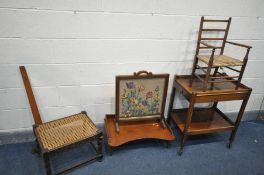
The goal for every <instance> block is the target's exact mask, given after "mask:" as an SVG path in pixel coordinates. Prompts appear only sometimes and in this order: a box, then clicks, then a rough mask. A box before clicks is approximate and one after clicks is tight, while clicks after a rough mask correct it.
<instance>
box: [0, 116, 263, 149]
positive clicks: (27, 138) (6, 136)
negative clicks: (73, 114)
mask: <svg viewBox="0 0 264 175" xmlns="http://www.w3.org/2000/svg"><path fill="white" fill-rule="evenodd" d="M226 115H227V116H229V117H230V119H234V118H236V115H237V113H236V112H230V113H226ZM260 115H264V111H245V113H244V116H243V118H242V120H243V121H249V120H256V119H258V117H259V116H260ZM96 125H98V127H99V128H100V129H101V130H102V131H103V123H96ZM34 140H35V137H34V134H33V132H32V128H23V129H13V130H8V131H6V130H2V131H1V130H0V145H4V144H14V143H22V142H31V141H34Z"/></svg>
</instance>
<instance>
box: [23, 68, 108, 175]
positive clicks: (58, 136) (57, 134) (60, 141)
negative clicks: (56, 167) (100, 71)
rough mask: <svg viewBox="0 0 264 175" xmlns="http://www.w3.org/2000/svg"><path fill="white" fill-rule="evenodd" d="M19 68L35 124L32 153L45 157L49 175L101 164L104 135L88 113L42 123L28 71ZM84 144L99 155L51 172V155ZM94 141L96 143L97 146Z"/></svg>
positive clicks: (83, 112)
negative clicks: (99, 162)
mask: <svg viewBox="0 0 264 175" xmlns="http://www.w3.org/2000/svg"><path fill="white" fill-rule="evenodd" d="M19 69H20V72H21V75H22V79H23V82H24V86H25V89H26V93H27V96H28V100H29V103H30V107H31V111H32V114H33V118H34V122H35V124H34V125H33V132H34V134H35V136H36V143H37V147H36V148H35V149H33V152H36V153H39V154H41V155H42V157H43V159H44V164H45V168H46V172H47V174H48V175H50V174H60V173H62V172H65V171H68V170H71V169H73V168H75V167H78V166H80V165H83V164H85V163H88V162H90V161H92V160H98V161H101V160H102V159H103V153H102V142H103V134H102V132H101V131H100V130H99V129H98V128H97V127H96V126H95V124H94V123H93V122H92V120H91V119H90V118H89V116H87V114H86V112H85V111H82V112H81V113H79V114H75V115H71V116H68V117H64V118H60V119H57V120H54V121H50V122H46V123H43V122H42V120H41V117H40V113H39V110H38V107H37V103H36V100H35V97H34V94H33V91H32V88H31V84H30V81H29V78H28V75H27V71H26V68H25V67H24V66H20V67H19ZM84 142H89V143H90V144H91V147H92V148H93V149H95V151H96V155H94V156H92V157H91V158H89V159H87V160H84V161H81V162H80V163H79V164H77V165H73V166H71V167H68V168H64V169H63V170H62V171H60V172H57V173H54V172H52V169H51V164H50V155H52V154H53V153H55V152H58V151H61V150H63V149H66V148H71V147H72V146H75V145H78V144H80V143H84ZM93 142H97V143H96V144H94V143H93Z"/></svg>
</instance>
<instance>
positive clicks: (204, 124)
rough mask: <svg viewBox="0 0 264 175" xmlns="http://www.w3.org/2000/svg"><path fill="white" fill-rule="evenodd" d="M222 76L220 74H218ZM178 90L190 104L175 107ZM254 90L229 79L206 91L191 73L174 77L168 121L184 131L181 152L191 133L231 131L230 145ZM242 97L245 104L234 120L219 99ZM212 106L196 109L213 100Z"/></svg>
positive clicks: (180, 152) (228, 99) (181, 131)
mask: <svg viewBox="0 0 264 175" xmlns="http://www.w3.org/2000/svg"><path fill="white" fill-rule="evenodd" d="M219 76H220V75H219ZM176 91H177V92H179V93H180V94H181V95H183V96H184V97H185V98H186V99H187V100H188V102H189V107H188V108H184V109H173V106H174V105H173V103H174V98H175V93H176ZM251 91H252V89H251V88H249V87H247V86H245V85H243V84H241V83H240V84H239V86H238V88H237V84H236V83H234V82H232V81H229V82H225V83H215V84H214V85H213V86H212V87H211V88H210V89H208V90H207V91H204V90H203V84H202V82H201V81H200V80H198V79H197V78H194V79H193V77H192V76H191V75H181V76H177V75H175V77H174V82H173V88H172V93H171V98H170V104H169V109H168V118H167V122H168V123H169V124H172V123H174V124H175V125H176V127H177V128H178V130H179V131H180V133H181V141H180V148H179V151H178V154H179V155H181V154H182V152H183V147H184V144H185V142H186V140H187V137H188V136H189V135H197V134H208V133H216V132H223V131H230V132H231V135H230V138H229V142H228V144H227V146H228V148H231V146H232V142H233V140H234V138H235V135H236V132H237V129H238V126H239V123H240V121H241V118H242V116H243V113H244V110H245V108H246V105H247V102H248V99H249V96H250V94H251ZM231 100H242V105H241V107H240V110H239V112H238V115H237V117H236V119H235V121H232V120H231V119H230V118H228V117H227V116H226V115H225V114H224V113H223V112H222V111H221V110H220V109H219V108H218V107H217V104H218V102H220V101H231ZM210 102H212V105H211V107H208V108H196V107H194V106H195V104H198V103H210Z"/></svg>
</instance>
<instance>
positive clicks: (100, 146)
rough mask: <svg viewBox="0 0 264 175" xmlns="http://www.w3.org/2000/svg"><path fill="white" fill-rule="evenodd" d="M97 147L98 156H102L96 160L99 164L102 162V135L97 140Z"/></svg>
mask: <svg viewBox="0 0 264 175" xmlns="http://www.w3.org/2000/svg"><path fill="white" fill-rule="evenodd" d="M97 145H98V154H101V155H102V156H101V157H100V158H98V161H99V162H101V161H102V160H103V135H101V136H100V137H99V138H98V140H97Z"/></svg>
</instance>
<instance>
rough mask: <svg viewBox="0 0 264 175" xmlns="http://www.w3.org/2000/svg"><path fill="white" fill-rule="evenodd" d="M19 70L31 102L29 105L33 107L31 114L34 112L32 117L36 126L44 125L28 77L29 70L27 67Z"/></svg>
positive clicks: (21, 67) (20, 67)
mask: <svg viewBox="0 0 264 175" xmlns="http://www.w3.org/2000/svg"><path fill="white" fill-rule="evenodd" d="M19 69H20V73H21V76H22V79H23V82H24V86H25V89H26V93H27V97H28V101H29V104H30V107H31V112H32V115H33V118H34V122H35V124H36V125H40V124H42V120H41V117H40V113H39V110H38V105H37V103H36V100H35V97H34V94H33V91H32V88H31V84H30V81H29V78H28V75H27V70H26V68H25V66H19Z"/></svg>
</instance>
